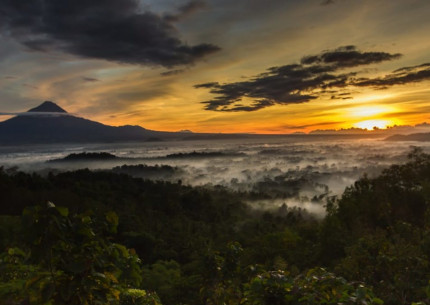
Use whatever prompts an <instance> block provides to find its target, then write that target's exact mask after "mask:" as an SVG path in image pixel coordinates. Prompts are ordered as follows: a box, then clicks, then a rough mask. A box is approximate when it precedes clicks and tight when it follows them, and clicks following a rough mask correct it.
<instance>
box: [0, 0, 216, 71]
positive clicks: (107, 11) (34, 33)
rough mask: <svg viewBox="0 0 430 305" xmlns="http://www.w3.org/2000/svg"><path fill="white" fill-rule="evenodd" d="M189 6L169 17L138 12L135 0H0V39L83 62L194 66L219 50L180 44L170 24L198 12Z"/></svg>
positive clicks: (198, 3)
mask: <svg viewBox="0 0 430 305" xmlns="http://www.w3.org/2000/svg"><path fill="white" fill-rule="evenodd" d="M202 5H203V3H202V2H201V1H191V2H189V3H188V4H186V5H184V6H183V7H180V8H179V9H178V12H177V13H176V14H174V15H170V17H167V16H164V17H163V16H159V15H157V14H155V13H152V12H150V11H143V10H142V9H141V7H140V6H139V2H138V1H137V0H92V1H85V0H75V1H68V0H32V1H27V0H14V1H11V0H0V35H6V36H10V37H13V38H14V39H17V40H18V41H19V42H20V43H22V44H24V45H25V46H27V47H28V48H30V49H31V50H35V51H40V52H47V51H50V50H57V51H58V50H59V51H63V52H66V53H70V54H74V55H77V56H81V57H85V58H95V59H104V60H108V61H114V62H120V63H127V64H140V65H156V66H164V67H174V66H178V65H189V64H193V63H194V62H196V61H197V60H199V59H202V58H203V57H205V56H207V55H209V54H211V53H214V52H216V51H218V50H219V49H220V48H219V47H217V46H215V45H212V44H209V43H202V44H197V45H193V46H190V45H187V44H186V43H184V42H183V41H181V40H180V38H179V37H178V36H179V33H178V32H177V30H176V28H175V26H174V25H173V22H177V21H180V20H181V19H183V18H185V17H186V16H188V15H189V14H191V13H192V12H194V11H195V10H197V9H198V8H200V7H202Z"/></svg>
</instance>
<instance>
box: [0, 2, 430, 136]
mask: <svg viewBox="0 0 430 305" xmlns="http://www.w3.org/2000/svg"><path fill="white" fill-rule="evenodd" d="M429 15H430V1H428V0H264V1H263V0H235V1H231V0H191V1H190V0H92V1H87V0H74V1H71V0H70V1H66V0H32V1H27V0H0V112H2V113H19V112H23V111H26V110H28V109H30V108H33V107H35V106H37V105H39V104H40V103H41V102H43V101H45V100H51V101H54V102H55V103H57V104H58V105H59V106H61V107H62V108H64V109H66V110H67V111H68V112H70V113H72V114H75V115H78V116H81V117H85V118H88V119H91V120H95V121H99V122H102V123H104V124H109V125H115V126H119V125H140V126H142V127H145V128H147V129H153V130H165V131H179V130H191V131H194V132H223V133H231V132H249V133H293V132H309V131H312V130H317V129H342V128H344V129H346V128H372V127H373V126H376V127H378V128H385V127H387V126H392V125H415V124H420V123H423V122H430V86H429V85H430V39H428V38H429V34H428V33H430V18H428V16H429ZM6 118H8V117H7V116H2V117H0V119H6Z"/></svg>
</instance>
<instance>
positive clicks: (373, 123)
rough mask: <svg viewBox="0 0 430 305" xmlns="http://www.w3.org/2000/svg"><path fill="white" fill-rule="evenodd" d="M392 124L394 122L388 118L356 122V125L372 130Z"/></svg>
mask: <svg viewBox="0 0 430 305" xmlns="http://www.w3.org/2000/svg"><path fill="white" fill-rule="evenodd" d="M390 125H392V122H391V121H388V120H366V121H361V122H358V123H356V124H355V127H358V128H362V129H367V130H372V129H375V128H379V129H385V128H387V127H388V126H390Z"/></svg>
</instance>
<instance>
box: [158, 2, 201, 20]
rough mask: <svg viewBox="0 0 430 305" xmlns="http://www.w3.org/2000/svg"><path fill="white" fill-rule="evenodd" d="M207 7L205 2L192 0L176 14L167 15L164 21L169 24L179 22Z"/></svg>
mask: <svg viewBox="0 0 430 305" xmlns="http://www.w3.org/2000/svg"><path fill="white" fill-rule="evenodd" d="M206 6H207V4H206V2H205V1H200V0H192V1H190V2H188V3H186V4H184V5H182V6H181V7H179V8H178V11H177V13H176V14H167V15H165V16H164V19H165V20H166V21H168V22H178V21H181V20H183V19H185V18H187V17H188V16H190V15H192V14H194V13H195V12H196V11H198V10H201V9H203V8H205V7H206Z"/></svg>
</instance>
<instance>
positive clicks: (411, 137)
mask: <svg viewBox="0 0 430 305" xmlns="http://www.w3.org/2000/svg"><path fill="white" fill-rule="evenodd" d="M385 141H419V142H426V141H430V133H428V132H426V133H412V134H408V135H399V134H397V135H394V136H391V137H388V138H386V139H385Z"/></svg>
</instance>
